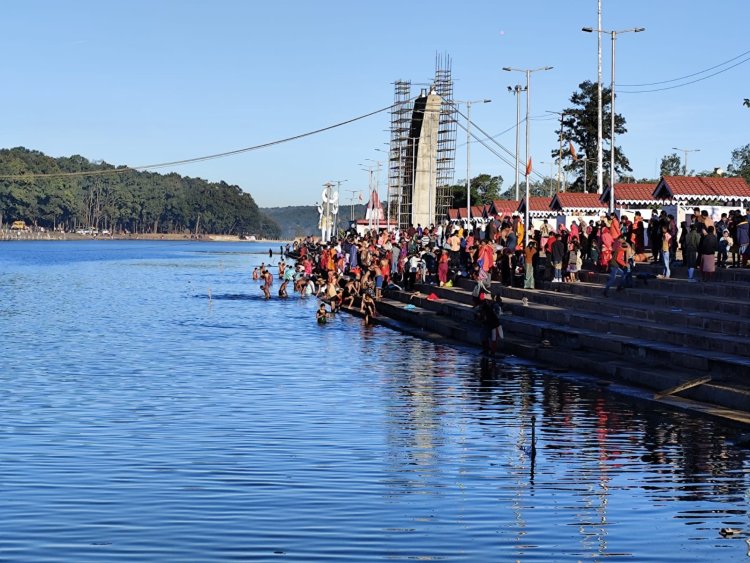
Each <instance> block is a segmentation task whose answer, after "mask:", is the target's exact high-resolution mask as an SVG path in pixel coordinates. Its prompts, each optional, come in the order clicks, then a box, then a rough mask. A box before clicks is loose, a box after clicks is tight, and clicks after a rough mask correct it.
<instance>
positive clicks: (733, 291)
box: [579, 267, 750, 301]
mask: <svg viewBox="0 0 750 563" xmlns="http://www.w3.org/2000/svg"><path fill="white" fill-rule="evenodd" d="M639 273H642V271H641V269H639V268H637V267H636V269H635V276H637V275H638V274H639ZM608 277H609V274H606V273H601V272H594V271H587V270H584V271H582V272H580V275H579V278H580V280H581V281H584V282H588V283H593V284H600V285H602V286H603V285H604V284H605V283H606V282H607V278H608ZM694 279H695V280H696V281H694V282H690V281H688V280H687V278H684V279H681V278H676V277H672V278H670V279H650V280H647V281H644V280H640V279H638V278H637V277H634V279H633V283H634V284H635V287H636V288H638V289H648V290H650V291H663V292H669V293H679V294H681V295H686V296H701V297H711V298H715V297H718V298H721V299H733V300H740V301H747V300H749V299H750V283H747V282H744V281H742V282H718V281H711V282H701V281H699V280H700V275H699V274H696V277H695V278H694ZM618 281H619V280H618Z"/></svg>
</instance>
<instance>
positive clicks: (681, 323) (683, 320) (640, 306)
mask: <svg viewBox="0 0 750 563" xmlns="http://www.w3.org/2000/svg"><path fill="white" fill-rule="evenodd" d="M459 284H460V287H461V288H463V289H465V290H467V291H469V290H471V289H473V287H474V282H472V281H470V280H461V281H460V282H459ZM493 288H494V291H496V292H500V294H501V295H502V296H503V297H506V296H507V297H510V298H512V299H523V298H524V297H526V298H527V299H528V301H529V302H530V303H538V304H543V305H553V306H558V307H563V308H565V309H566V310H568V311H574V312H584V311H586V312H595V313H599V315H600V316H606V315H610V316H613V317H616V318H624V319H633V320H637V321H639V322H642V323H648V322H650V323H655V324H656V325H658V328H661V329H671V328H673V327H680V328H690V329H695V330H700V331H702V333H716V334H723V335H726V336H730V337H733V338H738V337H743V336H748V335H750V317H748V316H745V315H742V314H741V309H742V308H741V307H730V308H729V310H728V311H727V312H721V311H718V312H717V311H716V309H711V310H709V311H696V310H693V309H692V308H690V307H686V308H682V307H675V306H670V304H669V300H665V299H663V298H660V299H656V300H655V302H651V301H652V300H651V299H649V298H648V295H647V294H646V293H645V292H641V290H626V291H624V292H621V293H618V292H617V291H615V290H611V291H610V296H609V297H607V298H605V297H604V296H603V295H602V289H601V287H598V286H592V285H591V284H585V283H583V282H577V283H573V284H565V283H556V284H549V288H550V289H548V290H544V289H535V290H525V289H520V288H512V287H505V286H502V285H500V284H497V283H494V284H493ZM634 293H635V294H638V295H635V296H634V295H633V294H634ZM651 295H653V294H651ZM662 297H663V296H662ZM644 301H645V302H644ZM698 301H699V302H700V304H701V305H704V304H705V302H706V298H704V297H702V298H700V299H699V300H698ZM468 302H471V301H470V300H469V301H468ZM682 304H683V305H692V304H695V303H692V302H683V303H682ZM738 309H740V310H738ZM742 348H744V346H743V347H742Z"/></svg>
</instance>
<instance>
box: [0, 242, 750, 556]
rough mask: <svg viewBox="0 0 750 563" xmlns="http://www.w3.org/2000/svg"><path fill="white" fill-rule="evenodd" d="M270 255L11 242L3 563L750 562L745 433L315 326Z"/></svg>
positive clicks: (1, 304)
mask: <svg viewBox="0 0 750 563" xmlns="http://www.w3.org/2000/svg"><path fill="white" fill-rule="evenodd" d="M274 248H275V251H278V245H276V246H275V247H274ZM267 250H268V245H267V244H265V245H263V244H250V243H248V244H226V245H224V244H219V243H212V244H208V243H187V242H186V243H173V242H158V243H157V242H136V241H134V242H116V241H91V242H67V243H59V242H57V243H45V242H36V243H2V244H0V353H1V354H2V359H1V360H0V366H1V373H0V399H1V402H0V404H1V405H2V410H1V411H0V413H1V414H0V509H1V510H2V517H1V518H2V526H0V560H2V561H10V562H15V561H33V562H43V561H60V562H89V561H90V562H99V561H133V560H143V561H233V560H237V561H331V560H341V561H393V560H395V561H402V560H440V561H545V562H546V561H604V560H608V561H609V560H625V561H639V562H640V561H659V562H664V561H675V562H677V561H738V560H747V556H746V553H747V544H746V542H745V539H746V538H747V537H748V536H747V531H748V530H750V523H749V522H748V501H749V498H750V497H749V495H750V493H749V492H748V486H749V485H750V477H749V475H748V471H749V470H750V464H749V463H748V459H747V455H746V451H744V450H742V449H739V448H736V447H734V446H732V445H731V439H732V438H733V431H732V430H730V429H727V428H724V427H722V426H720V425H717V424H715V423H713V422H711V421H707V420H691V419H690V418H689V417H688V416H686V415H684V414H681V413H676V412H672V411H668V410H664V411H661V410H654V409H653V408H652V407H647V406H645V405H643V404H641V403H637V402H634V401H632V400H630V399H626V398H622V397H618V396H615V395H612V394H610V393H609V392H608V391H607V389H606V388H594V389H591V388H589V387H588V386H586V385H582V384H579V383H571V382H566V381H562V380H560V379H558V378H557V377H555V374H551V373H547V372H545V370H544V369H541V368H537V367H533V366H528V365H524V364H522V363H520V362H513V361H509V362H508V363H505V364H502V363H498V364H497V365H495V366H493V365H487V363H486V362H485V363H483V362H482V360H481V358H479V357H477V356H476V355H474V354H469V353H466V352H465V351H460V350H455V349H452V348H448V347H444V346H437V345H434V344H430V343H427V342H423V341H420V340H417V339H414V338H411V337H408V336H404V335H402V334H399V333H395V332H392V331H390V330H388V329H385V328H382V327H374V328H367V327H363V326H362V323H361V321H360V320H358V319H356V318H352V317H349V316H347V315H345V314H342V315H339V316H338V317H337V318H336V319H335V320H334V321H333V322H332V323H330V324H328V325H326V326H323V327H321V326H318V325H317V324H316V323H315V319H314V311H315V308H316V303H315V302H314V301H313V300H310V299H307V300H304V299H300V298H298V297H297V296H293V297H291V298H289V299H288V300H286V301H282V300H279V299H277V298H275V299H274V300H272V301H270V302H264V301H263V300H262V299H261V298H260V296H261V292H260V290H259V289H258V284H257V283H254V282H252V281H251V279H250V272H251V270H252V267H253V266H254V265H259V264H260V263H261V261H264V260H265V261H266V262H268V254H267ZM274 262H278V253H277V252H276V253H275V254H274ZM277 287H278V281H277V282H276V288H277ZM276 288H275V289H276ZM209 295H210V299H209ZM532 416H535V417H536V420H537V426H536V435H537V450H536V456H535V457H534V458H532V456H531V418H532ZM723 527H733V528H739V529H741V530H743V532H742V533H741V534H740V535H739V536H738V537H732V538H726V539H725V538H722V536H721V535H720V534H719V530H720V529H721V528H723Z"/></svg>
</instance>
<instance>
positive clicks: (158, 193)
mask: <svg viewBox="0 0 750 563" xmlns="http://www.w3.org/2000/svg"><path fill="white" fill-rule="evenodd" d="M0 176H2V178H0V227H2V225H3V224H4V223H9V222H13V221H24V222H25V223H26V224H30V225H34V226H38V227H45V228H49V229H51V230H52V229H58V228H64V229H65V230H67V231H74V230H77V229H78V228H79V227H83V228H85V229H93V230H100V229H106V230H109V231H111V232H112V233H121V232H124V233H141V234H142V233H151V234H160V233H164V234H185V233H193V234H208V233H210V234H218V235H243V234H245V235H255V236H259V237H262V238H278V237H279V228H278V226H277V225H276V223H275V222H273V221H272V220H270V219H269V218H268V217H266V216H264V215H263V214H262V213H261V212H260V211H259V210H258V206H257V205H256V203H255V200H254V199H253V197H252V196H251V195H250V194H249V193H247V192H243V191H242V188H240V186H235V185H230V184H227V183H226V182H209V181H207V180H203V179H201V178H191V177H188V176H181V175H179V174H176V173H169V174H158V173H156V172H148V171H141V172H139V171H137V170H132V169H129V168H127V167H125V166H114V165H112V164H108V163H106V162H92V161H90V160H88V159H86V158H84V157H82V156H80V155H73V156H71V157H60V158H53V157H51V156H47V155H45V154H44V153H42V152H39V151H35V150H30V149H27V148H24V147H15V148H12V149H1V150H0Z"/></svg>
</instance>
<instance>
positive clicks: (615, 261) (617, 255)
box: [604, 235, 628, 297]
mask: <svg viewBox="0 0 750 563" xmlns="http://www.w3.org/2000/svg"><path fill="white" fill-rule="evenodd" d="M627 249H628V243H627V242H625V235H620V236H619V237H618V238H617V240H616V241H615V248H613V251H612V259H611V260H610V262H609V278H608V279H607V284H606V285H605V286H604V297H609V288H610V287H612V286H613V285H614V284H615V280H616V279H617V276H620V284H619V285H618V286H617V291H622V290H623V289H625V270H626V269H627V267H628V265H627V262H626V261H625V260H626V259H625V256H626V252H627Z"/></svg>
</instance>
